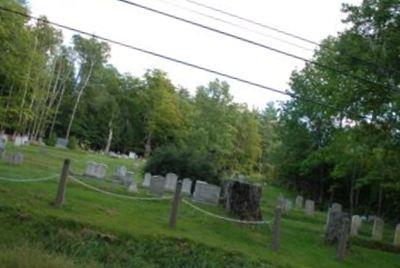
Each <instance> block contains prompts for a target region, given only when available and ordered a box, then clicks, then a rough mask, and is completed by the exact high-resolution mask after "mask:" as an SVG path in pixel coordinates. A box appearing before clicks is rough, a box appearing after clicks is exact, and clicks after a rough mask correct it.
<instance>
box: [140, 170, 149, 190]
mask: <svg viewBox="0 0 400 268" xmlns="http://www.w3.org/2000/svg"><path fill="white" fill-rule="evenodd" d="M150 181H151V174H150V173H146V174H144V179H143V182H142V186H143V187H146V188H148V187H150Z"/></svg>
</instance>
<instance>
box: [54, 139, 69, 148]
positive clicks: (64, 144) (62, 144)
mask: <svg viewBox="0 0 400 268" xmlns="http://www.w3.org/2000/svg"><path fill="white" fill-rule="evenodd" d="M56 147H57V148H61V149H67V147H68V140H67V139H61V138H57V142H56Z"/></svg>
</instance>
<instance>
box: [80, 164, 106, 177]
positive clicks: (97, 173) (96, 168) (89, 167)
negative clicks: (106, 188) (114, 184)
mask: <svg viewBox="0 0 400 268" xmlns="http://www.w3.org/2000/svg"><path fill="white" fill-rule="evenodd" d="M106 172H107V165H105V164H100V163H96V162H92V161H89V162H88V163H87V164H86V169H85V173H84V174H83V175H84V176H87V177H92V178H96V179H104V178H105V177H106Z"/></svg>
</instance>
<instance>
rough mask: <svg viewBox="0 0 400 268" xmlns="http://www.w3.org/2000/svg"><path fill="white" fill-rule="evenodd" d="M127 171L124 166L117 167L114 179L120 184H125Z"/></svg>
mask: <svg viewBox="0 0 400 268" xmlns="http://www.w3.org/2000/svg"><path fill="white" fill-rule="evenodd" d="M127 172H128V170H127V169H126V167H124V166H118V167H117V169H116V170H115V173H114V176H113V177H114V178H115V179H117V180H118V181H119V182H120V183H122V184H126V183H127V180H126V176H127Z"/></svg>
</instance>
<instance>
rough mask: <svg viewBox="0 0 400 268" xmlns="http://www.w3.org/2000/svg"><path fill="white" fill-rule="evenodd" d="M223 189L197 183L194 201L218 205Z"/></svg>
mask: <svg viewBox="0 0 400 268" xmlns="http://www.w3.org/2000/svg"><path fill="white" fill-rule="evenodd" d="M220 193H221V187H219V186H217V185H213V184H207V183H204V182H202V181H196V188H195V190H194V193H193V200H194V201H196V202H201V203H206V204H212V205H218V203H219V196H220Z"/></svg>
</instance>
